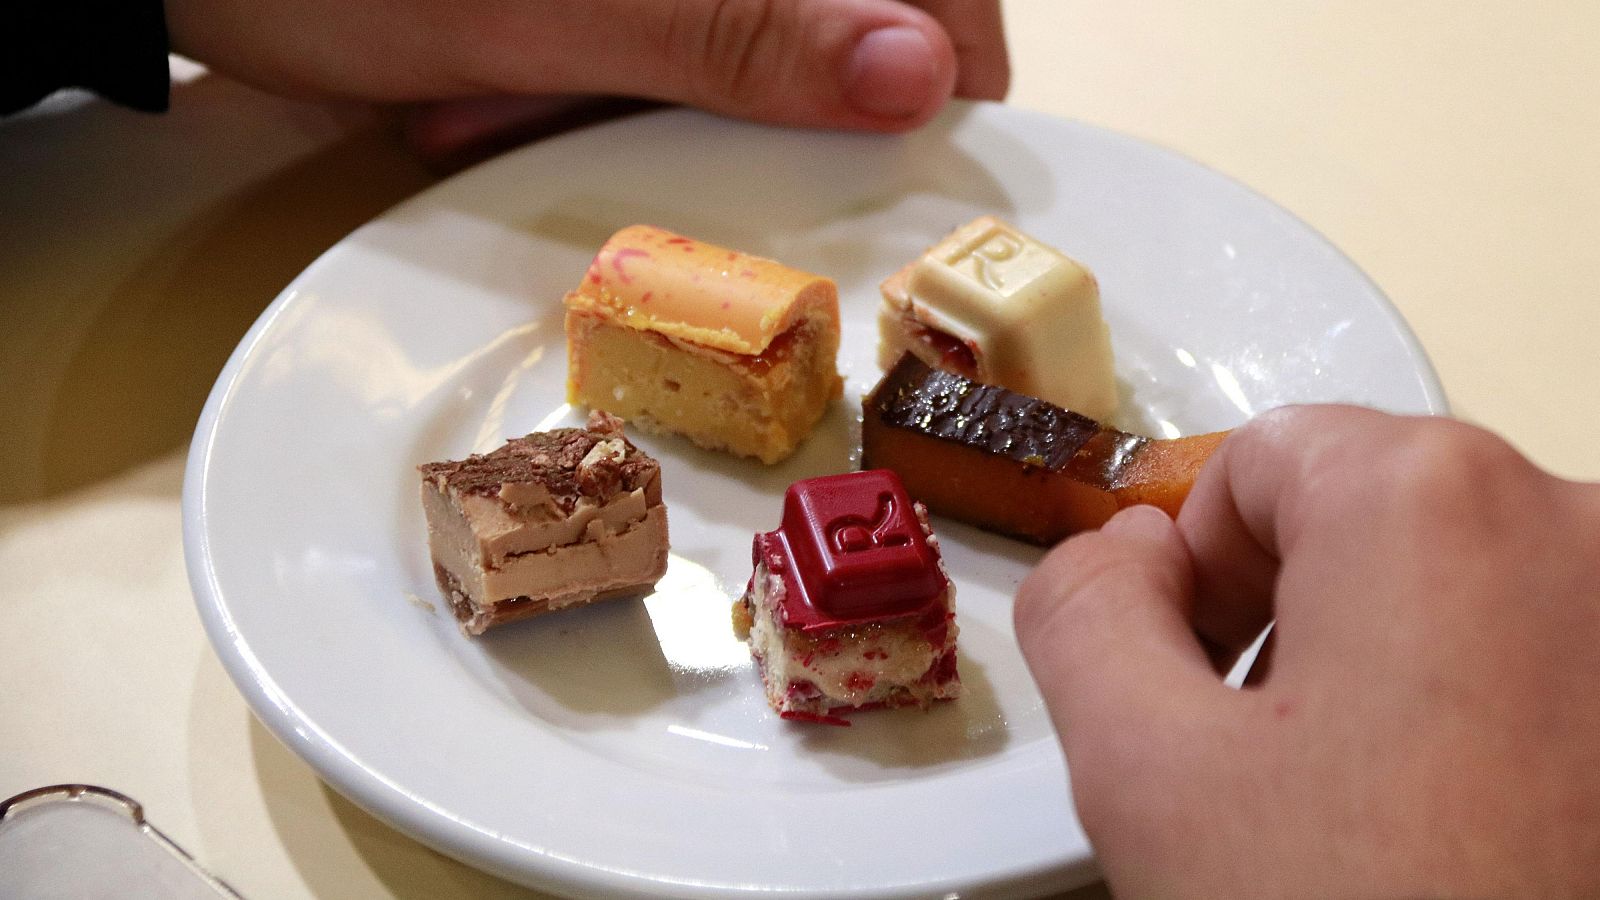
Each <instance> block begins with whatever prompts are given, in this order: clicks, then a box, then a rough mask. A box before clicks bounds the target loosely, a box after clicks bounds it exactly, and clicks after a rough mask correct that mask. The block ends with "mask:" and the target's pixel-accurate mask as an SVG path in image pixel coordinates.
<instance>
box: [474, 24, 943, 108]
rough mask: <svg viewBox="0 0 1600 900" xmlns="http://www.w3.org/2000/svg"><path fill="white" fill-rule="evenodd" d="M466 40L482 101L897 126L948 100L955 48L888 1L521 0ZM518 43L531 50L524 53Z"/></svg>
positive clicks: (936, 28) (938, 30) (937, 28)
mask: <svg viewBox="0 0 1600 900" xmlns="http://www.w3.org/2000/svg"><path fill="white" fill-rule="evenodd" d="M494 8H495V9H499V10H501V12H499V13H497V14H496V19H497V21H493V22H484V23H479V24H478V26H477V27H474V28H473V29H472V31H473V32H474V33H475V34H478V35H480V36H481V37H483V38H484V40H483V41H480V42H478V43H476V44H475V45H474V46H473V52H472V53H469V54H466V55H465V59H464V61H463V62H462V65H464V66H466V67H468V69H469V72H468V78H469V80H471V81H472V82H474V83H476V84H478V85H480V86H481V87H482V88H484V89H485V92H488V93H494V92H499V93H511V94H539V93H549V92H561V93H581V94H595V95H627V96H635V97H646V98H650V99H654V100H664V101H668V102H674V103H686V104H690V105H694V106H699V107H703V108H705V109H709V110H711V111H713V112H718V113H723V114H726V115H732V116H738V117H741V118H748V119H755V120H759V121H766V122H776V123H784V124H803V125H826V126H833V127H840V128H863V129H877V130H901V129H906V128H911V127H913V126H915V125H919V124H921V123H923V122H925V121H927V120H928V119H930V118H932V117H933V115H934V114H935V113H937V112H938V111H939V109H940V108H941V107H942V106H943V105H944V104H945V102H946V101H947V100H948V99H949V98H950V96H951V95H952V93H953V91H954V89H955V84H956V77H957V60H956V50H955V47H954V45H953V44H952V42H951V39H950V36H949V35H948V34H947V33H946V31H945V29H944V28H943V26H941V25H940V24H939V22H938V21H937V20H936V19H935V18H934V17H933V16H931V15H929V14H928V13H927V12H925V11H923V10H921V9H919V8H917V7H915V6H912V5H910V4H907V3H901V2H896V0H662V2H639V0H593V2H586V3H571V2H567V0H531V2H526V3H522V4H517V5H515V6H512V7H509V9H512V10H515V11H514V12H510V13H507V12H504V10H506V9H508V7H504V6H499V5H496V6H495V7H494ZM529 47H538V48H542V49H541V50H539V51H537V52H536V53H532V54H530V53H529V49H528V48H529Z"/></svg>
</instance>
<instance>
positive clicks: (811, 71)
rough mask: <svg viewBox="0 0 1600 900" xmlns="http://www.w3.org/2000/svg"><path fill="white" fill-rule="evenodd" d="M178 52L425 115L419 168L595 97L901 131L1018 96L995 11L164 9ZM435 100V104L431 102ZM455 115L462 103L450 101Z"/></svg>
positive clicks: (743, 2)
mask: <svg viewBox="0 0 1600 900" xmlns="http://www.w3.org/2000/svg"><path fill="white" fill-rule="evenodd" d="M166 11H167V28H168V32H169V34H170V36H171V42H172V46H173V49H174V50H175V51H177V52H179V53H182V54H184V55H187V56H190V57H193V58H195V59H197V60H200V61H201V62H204V63H207V64H208V65H210V66H212V67H213V68H216V69H218V70H219V71H223V72H226V73H228V74H230V75H233V76H234V77H237V78H239V79H241V80H243V81H246V82H249V83H252V84H255V85H256V86H258V87H262V88H265V89H267V90H270V91H274V92H276V93H286V94H291V95H299V96H311V97H324V98H325V97H339V98H353V99H360V100H371V101H380V102H406V103H430V104H431V105H429V106H426V107H424V108H422V109H420V110H419V112H418V115H417V117H416V118H415V120H414V121H413V123H412V129H411V135H412V138H413V142H414V143H415V144H416V146H417V147H418V149H419V150H420V151H421V152H422V153H423V155H424V156H426V157H434V158H441V157H448V156H451V155H455V154H458V153H459V152H460V151H461V150H462V149H463V148H468V147H471V146H473V145H474V144H476V143H479V142H482V141H485V140H490V139H492V138H493V137H494V136H495V135H498V134H501V133H504V132H507V131H510V132H512V133H519V132H520V133H527V134H532V133H537V130H538V129H539V127H540V126H541V123H550V122H560V121H563V120H566V119H570V118H571V117H573V116H574V115H582V111H581V110H580V109H578V108H577V107H580V106H583V107H585V108H587V104H588V103H589V102H590V101H593V100H594V99H596V98H606V97H617V96H626V97H636V98H644V99H648V100H654V101H664V102H669V103H684V104H689V105H692V106H699V107H703V108H705V109H708V110H711V111H712V112H717V113H722V114H726V115H730V116H735V117H739V118H747V119H753V120H757V121H761V122H771V123H778V124H787V125H812V126H827V127H835V128H849V129H862V130H875V131H900V130H905V129H909V128H912V127H915V126H917V125H920V124H922V123H924V122H926V121H927V120H928V119H930V118H932V117H933V115H934V114H935V113H937V112H938V111H939V109H940V108H941V107H943V106H944V104H945V102H946V101H947V100H949V99H950V97H951V96H958V97H969V98H975V99H994V100H998V99H1001V98H1003V97H1004V96H1005V93H1006V90H1007V87H1008V86H1009V83H1010V69H1009V65H1008V62H1007V58H1006V48H1005V37H1004V34H1003V31H1002V28H1001V20H1000V6H999V0H908V2H901V0H584V2H571V0H460V2H449V3H444V2H438V0H395V2H384V0H352V2H347V3H332V4H330V3H323V2H318V0H274V2H268V3H260V2H255V0H166ZM436 101H437V102H436ZM454 101H462V102H454Z"/></svg>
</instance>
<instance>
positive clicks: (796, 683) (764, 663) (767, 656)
mask: <svg viewBox="0 0 1600 900" xmlns="http://www.w3.org/2000/svg"><path fill="white" fill-rule="evenodd" d="M774 582H777V583H778V584H781V581H780V580H779V579H778V578H777V577H776V576H773V575H771V574H770V573H769V572H767V570H766V567H765V566H764V565H758V566H757V567H756V572H755V577H754V578H752V579H751V589H750V591H749V592H748V593H747V594H746V596H745V598H744V599H742V600H740V601H739V602H738V603H737V604H735V606H734V613H733V615H734V631H735V633H736V634H738V635H740V637H742V638H743V639H745V640H747V641H748V642H749V644H750V654H751V656H753V657H754V658H755V661H756V666H757V668H758V669H759V670H760V672H761V683H762V686H763V687H764V689H765V691H766V695H767V703H768V704H769V705H771V707H772V709H773V710H774V711H776V712H777V713H778V714H779V715H781V716H782V717H784V718H786V719H800V720H805V721H820V722H828V723H831V724H844V720H843V719H842V718H840V717H839V714H840V713H844V712H849V711H851V710H861V709H878V708H883V707H903V706H919V707H923V708H926V707H928V706H930V705H931V704H932V703H933V702H934V701H936V700H950V699H954V698H955V697H958V696H960V694H961V679H960V677H959V675H958V674H957V671H956V633H957V630H958V629H957V627H956V623H955V621H954V616H953V615H952V614H951V613H950V611H949V609H950V604H949V596H948V594H947V595H946V596H945V600H944V603H943V604H941V605H940V608H939V611H938V612H937V613H936V614H935V615H934V616H932V617H931V618H930V617H926V616H923V617H914V618H900V619H893V620H889V621H885V622H871V623H865V624H858V625H850V626H845V627H841V628H834V629H826V630H821V631H811V632H808V631H802V630H800V629H798V628H786V627H784V625H783V622H782V620H781V618H780V617H779V614H778V609H777V604H776V602H775V601H774V599H773V591H774ZM778 590H781V588H778Z"/></svg>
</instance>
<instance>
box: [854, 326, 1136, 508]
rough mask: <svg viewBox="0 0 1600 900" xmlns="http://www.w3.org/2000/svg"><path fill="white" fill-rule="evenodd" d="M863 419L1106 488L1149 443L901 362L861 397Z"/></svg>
mask: <svg viewBox="0 0 1600 900" xmlns="http://www.w3.org/2000/svg"><path fill="white" fill-rule="evenodd" d="M866 413H867V415H871V416H877V417H878V419H879V421H880V422H882V424H884V425H887V426H890V427H892V428H903V429H907V430H910V431H915V432H918V433H920V434H924V435H927V436H929V437H933V438H938V439H939V440H943V441H951V442H954V443H957V444H961V445H963V446H966V447H970V448H972V449H975V450H980V451H984V452H987V453H992V454H996V455H999V456H1002V457H1005V458H1007V459H1011V460H1014V461H1016V462H1018V463H1021V464H1022V465H1025V466H1033V467H1037V468H1041V469H1047V470H1050V471H1054V472H1061V473H1062V474H1065V475H1067V476H1069V477H1071V478H1074V479H1076V480H1078V481H1082V482H1085V483H1087V484H1092V485H1095V486H1097V487H1103V488H1110V487H1111V486H1112V485H1114V484H1115V483H1116V480H1117V475H1118V473H1119V472H1121V470H1122V469H1123V467H1124V466H1126V465H1127V464H1128V461H1129V460H1131V459H1132V458H1133V457H1134V456H1135V455H1136V454H1137V453H1138V452H1139V451H1140V450H1141V449H1143V447H1144V446H1145V445H1146V444H1148V443H1149V441H1150V439H1149V438H1144V437H1140V436H1138V435H1133V434H1126V433H1124V432H1121V431H1117V430H1115V429H1112V428H1106V427H1104V426H1102V425H1101V424H1100V423H1099V422H1096V421H1095V420H1093V419H1091V418H1089V417H1087V416H1083V415H1079V414H1078V413H1075V412H1072V411H1071V410H1066V409H1062V408H1061V407H1059V406H1056V405H1055V404H1053V403H1048V402H1046V401H1044V400H1040V399H1038V398H1036V397H1029V396H1026V395H1024V394H1018V393H1016V392H1014V391H1008V390H1006V389H1005V388H999V387H994V386H992V385H986V384H979V383H978V382H975V381H973V380H972V379H970V378H965V377H963V376H961V375H957V374H955V373H953V372H944V371H940V370H938V369H933V368H930V367H929V366H928V365H927V364H926V363H924V362H922V360H920V359H917V358H916V357H915V356H913V355H911V354H909V353H908V354H906V355H904V356H902V357H901V358H900V361H899V362H898V363H896V364H895V367H894V368H893V369H891V370H890V371H889V374H887V375H885V376H884V377H883V381H881V382H880V383H879V384H878V387H877V388H876V389H874V390H873V392H872V394H871V395H870V396H868V397H867V401H866Z"/></svg>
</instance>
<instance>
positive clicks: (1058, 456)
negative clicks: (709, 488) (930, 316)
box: [861, 354, 1227, 544]
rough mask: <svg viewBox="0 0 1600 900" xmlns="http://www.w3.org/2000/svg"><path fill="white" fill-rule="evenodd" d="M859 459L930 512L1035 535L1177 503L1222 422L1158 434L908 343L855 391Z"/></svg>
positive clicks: (1048, 539) (1062, 533)
mask: <svg viewBox="0 0 1600 900" xmlns="http://www.w3.org/2000/svg"><path fill="white" fill-rule="evenodd" d="M862 406H863V412H864V413H865V416H864V419H863V422H862V426H861V446H862V458H861V465H862V468H883V469H892V470H894V471H895V472H896V473H897V474H898V475H899V476H900V479H901V481H903V482H904V483H905V486H906V490H907V491H908V492H909V493H910V494H911V496H913V497H915V498H916V499H917V500H919V501H921V502H922V503H924V504H926V505H927V507H928V509H930V510H932V511H933V512H935V513H938V514H940V515H945V516H949V517H950V518H952V519H959V520H961V521H964V522H970V523H971V524H973V525H977V526H978V527H980V528H985V529H988V530H990V531H998V532H1001V533H1002V534H1008V535H1012V536H1013V537H1019V538H1022V539H1024V540H1028V541H1033V542H1034V543H1038V544H1053V543H1055V542H1057V541H1059V540H1061V539H1062V538H1064V537H1066V536H1067V535H1069V534H1072V533H1073V532H1075V531H1083V530H1086V529H1091V528H1098V527H1100V526H1101V525H1103V524H1105V522H1106V520H1107V519H1109V518H1111V516H1112V515H1113V514H1114V513H1116V511H1117V510H1119V509H1122V508H1123V507H1126V506H1134V505H1137V504H1141V503H1147V504H1151V505H1153V506H1157V507H1160V508H1161V509H1163V510H1165V511H1166V512H1167V513H1168V514H1170V515H1176V514H1177V512H1178V509H1179V507H1181V506H1182V505H1183V501H1184V498H1185V497H1187V496H1188V495H1189V489H1190V488H1191V487H1193V485H1194V479H1195V475H1196V474H1197V473H1198V472H1199V470H1200V466H1201V465H1202V464H1204V463H1205V461H1206V459H1207V458H1208V457H1210V455H1211V451H1212V450H1213V449H1215V448H1216V446H1217V444H1219V443H1221V441H1222V439H1223V438H1224V437H1225V436H1226V435H1227V432H1215V433H1212V434H1202V435H1195V436H1193V437H1182V438H1174V439H1170V440H1156V439H1152V438H1147V437H1140V436H1138V435H1134V434H1128V433H1126V432H1122V431H1117V430H1116V429H1114V428H1110V427H1107V426H1104V425H1101V424H1100V423H1099V422H1096V421H1095V420H1093V419H1090V418H1088V417H1087V416H1081V415H1079V414H1077V413H1075V412H1071V411H1070V410H1065V409H1062V408H1061V407H1059V406H1055V405H1054V404H1051V403H1047V402H1045V401H1043V400H1040V399H1038V398H1036V397H1029V396H1026V395H1024V394H1018V393H1015V392H1013V391H1008V390H1006V389H1004V388H998V387H992V386H989V385H984V384H979V383H977V382H975V381H972V380H971V379H968V378H965V377H963V376H961V375H957V374H954V373H952V372H944V371H940V370H937V369H932V368H929V367H928V365H927V364H926V363H924V362H922V361H921V360H919V359H917V358H916V357H915V356H912V355H910V354H906V355H905V356H902V357H901V358H900V361H899V362H898V363H896V364H895V367H894V368H893V369H891V370H890V371H889V373H888V374H887V375H885V376H884V377H883V380H882V381H880V382H879V383H878V386H877V387H876V388H874V389H873V391H872V393H871V394H869V395H868V396H867V397H866V398H865V399H864V400H863V401H862Z"/></svg>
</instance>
